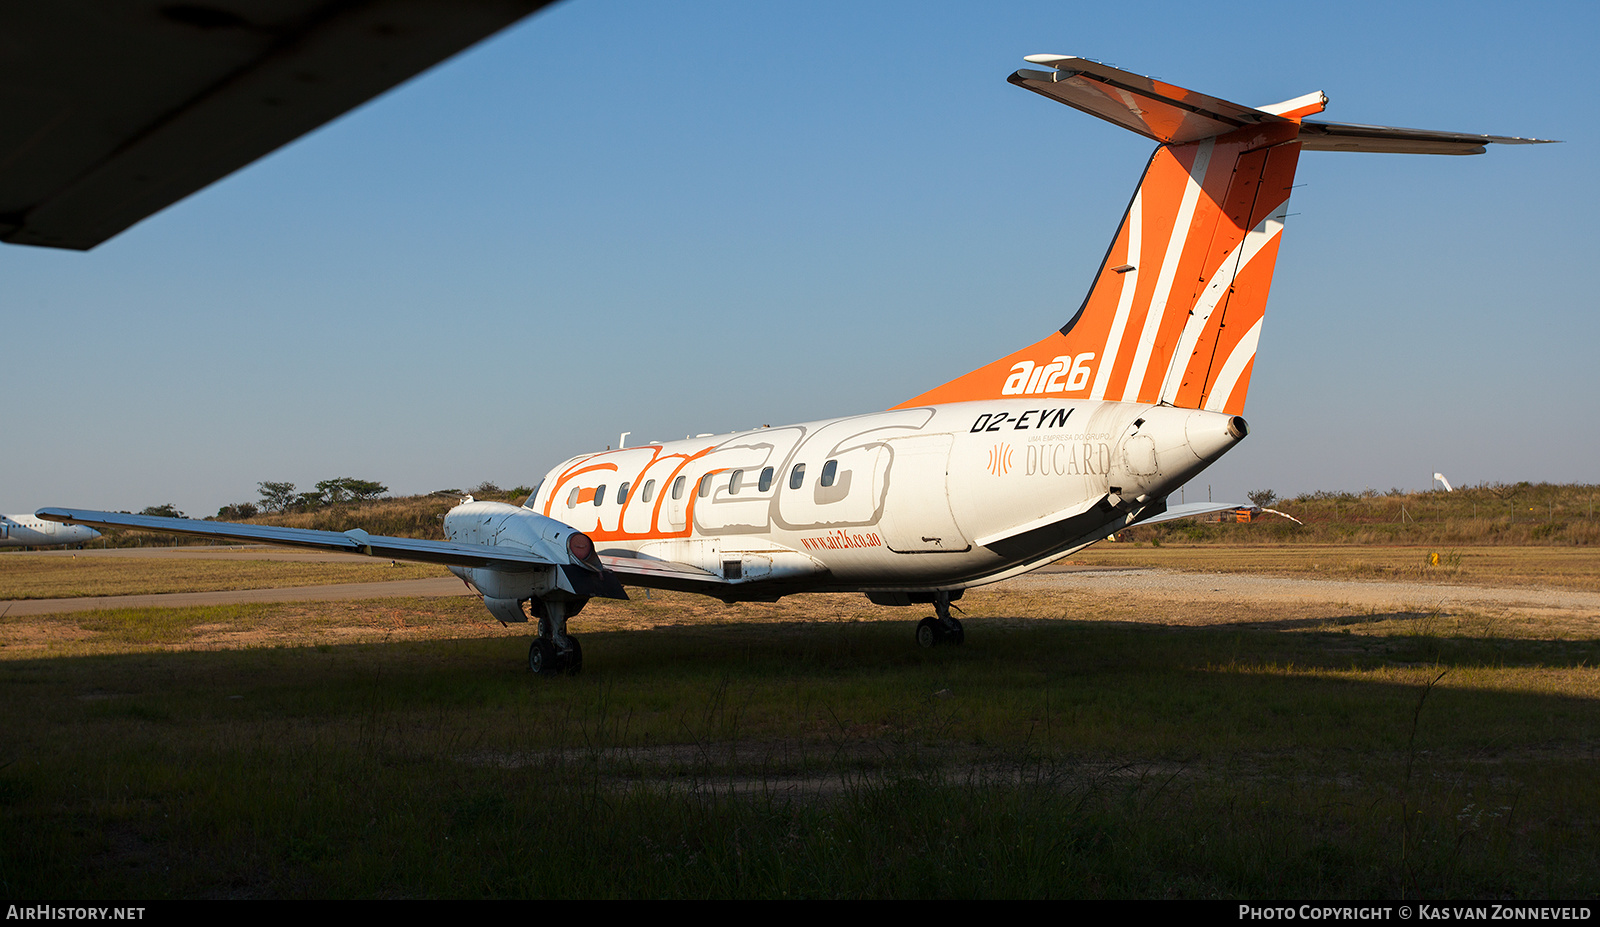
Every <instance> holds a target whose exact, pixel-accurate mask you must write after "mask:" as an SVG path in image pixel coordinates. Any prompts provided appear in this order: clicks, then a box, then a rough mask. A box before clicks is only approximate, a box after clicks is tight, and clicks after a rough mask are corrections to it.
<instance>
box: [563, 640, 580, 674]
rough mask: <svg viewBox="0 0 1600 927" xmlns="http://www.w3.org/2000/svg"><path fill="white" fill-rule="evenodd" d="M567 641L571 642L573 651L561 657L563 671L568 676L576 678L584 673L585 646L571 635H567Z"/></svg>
mask: <svg viewBox="0 0 1600 927" xmlns="http://www.w3.org/2000/svg"><path fill="white" fill-rule="evenodd" d="M567 640H568V641H569V642H571V644H572V649H570V650H568V651H567V652H566V653H564V654H562V655H561V669H562V671H563V672H565V673H566V674H567V675H568V676H576V675H578V673H580V672H582V671H583V646H582V645H580V644H579V643H578V639H577V638H576V637H573V636H572V635H571V634H568V635H567Z"/></svg>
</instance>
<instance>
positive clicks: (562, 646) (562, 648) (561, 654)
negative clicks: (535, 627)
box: [528, 599, 588, 676]
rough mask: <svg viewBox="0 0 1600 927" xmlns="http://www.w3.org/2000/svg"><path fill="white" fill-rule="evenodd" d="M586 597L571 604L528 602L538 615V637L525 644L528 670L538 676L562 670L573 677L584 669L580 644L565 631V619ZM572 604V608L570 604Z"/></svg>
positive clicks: (558, 672)
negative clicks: (526, 646)
mask: <svg viewBox="0 0 1600 927" xmlns="http://www.w3.org/2000/svg"><path fill="white" fill-rule="evenodd" d="M587 601H588V600H586V599H580V600H577V601H576V602H574V603H569V602H562V601H556V600H554V599H545V600H543V601H540V600H539V599H534V600H533V601H532V602H531V603H529V604H530V605H531V606H532V608H533V612H534V614H535V615H537V616H538V618H539V636H538V637H536V638H534V639H533V643H531V644H529V645H528V670H529V671H530V672H532V673H535V674H537V675H540V676H557V675H560V674H562V673H565V674H567V675H569V676H576V675H578V673H579V672H580V671H581V670H582V669H583V647H582V645H580V644H579V643H578V639H577V638H576V637H573V636H572V635H571V634H568V633H567V618H568V617H569V615H575V614H577V613H578V610H579V609H581V608H583V606H584V603H585V602H587ZM569 606H571V607H569Z"/></svg>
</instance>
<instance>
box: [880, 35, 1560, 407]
mask: <svg viewBox="0 0 1600 927" xmlns="http://www.w3.org/2000/svg"><path fill="white" fill-rule="evenodd" d="M1027 60H1028V61H1029V62H1031V63H1033V64H1036V65H1044V66H1048V67H1050V68H1053V69H1054V70H1051V71H1033V70H1022V71H1018V72H1017V73H1015V74H1013V75H1011V77H1010V81H1011V83H1013V84H1016V85H1017V86H1019V87H1023V88H1025V89H1028V90H1032V91H1033V92H1035V93H1038V94H1041V95H1043V96H1046V97H1049V98H1051V99H1053V100H1057V101H1059V102H1061V103H1065V104H1067V105H1068V106H1071V107H1074V108H1075V109H1080V110H1083V111H1084V112H1086V113H1089V114H1091V115H1094V116H1099V117H1100V118H1101V119H1105V120H1106V121H1108V122H1114V123H1116V124H1117V125H1120V126H1122V127H1123V128H1126V129H1130V130H1132V131H1134V132H1137V133H1139V134H1140V135H1144V136H1146V137H1148V138H1151V139H1154V140H1155V141H1157V142H1159V143H1160V147H1158V148H1157V149H1156V151H1155V154H1153V155H1152V156H1151V157H1150V163H1149V165H1148V166H1146V168H1145V171H1144V176H1143V177H1142V178H1141V179H1140V181H1139V187H1138V189H1137V190H1135V191H1134V194H1133V201H1132V202H1131V203H1129V204H1128V211H1127V213H1126V214H1125V215H1124V216H1123V218H1122V225H1121V227H1120V228H1118V229H1117V234H1116V237H1115V238H1114V239H1112V241H1111V247H1110V248H1109V249H1108V250H1107V251H1106V256H1105V259H1104V260H1103V261H1102V262H1101V264H1100V270H1099V272H1098V273H1097V274H1096V275H1095V279H1094V283H1093V285H1092V286H1091V287H1090V288H1089V295H1088V296H1087V297H1085V298H1084V301H1083V305H1082V306H1081V307H1079V309H1078V311H1077V314H1075V315H1074V316H1073V317H1072V319H1071V320H1070V321H1068V322H1067V324H1066V325H1064V326H1062V327H1061V329H1060V330H1059V331H1056V332H1052V333H1051V334H1050V335H1049V336H1048V337H1046V338H1045V339H1043V340H1042V341H1039V342H1037V343H1035V344H1033V345H1030V346H1028V347H1026V348H1023V349H1022V350H1020V351H1017V352H1016V353H1014V354H1011V355H1009V356H1007V357H1003V358H1001V359H1000V360H997V361H995V362H994V363H992V364H989V365H987V366H985V367H981V368H979V369H977V370H974V371H973V372H971V373H969V374H967V375H965V376H962V377H958V378H956V379H954V380H951V381H950V382H948V383H945V384H944V385H942V386H938V387H935V388H934V389H931V390H929V391H927V392H925V393H923V394H922V395H920V396H917V397H916V398H914V399H911V400H908V401H907V402H904V403H901V404H900V405H898V406H896V407H895V408H906V407H911V406H923V405H933V404H938V403H947V402H967V401H971V400H984V399H1007V398H1023V397H1032V396H1040V397H1049V398H1061V399H1104V400H1114V401H1123V402H1141V403H1164V404H1167V405H1173V406H1178V407H1181V408H1190V409H1208V410H1211V411H1217V412H1226V413H1228V414H1231V415H1238V414H1240V413H1241V412H1242V411H1243V409H1244V401H1245V396H1246V394H1247V393H1248V391H1249V387H1250V373H1251V369H1252V367H1253V366H1254V362H1255V356H1256V345H1257V343H1258V341H1259V340H1260V337H1261V322H1262V318H1263V315H1264V313H1265V311H1266V306H1267V293H1268V291H1269V290H1270V289H1271V286H1272V269H1273V265H1274V264H1275V263H1276V262H1277V257H1278V242H1279V240H1280V237H1281V235H1282V232H1283V219H1284V216H1285V214H1286V212H1287V209H1288V205H1289V191H1290V189H1291V187H1292V186H1293V185H1294V174H1295V168H1296V166H1297V164H1298V162H1299V158H1300V152H1301V151H1302V150H1305V151H1373V152H1391V153H1409V154H1480V153H1482V152H1483V151H1484V146H1485V145H1486V144H1489V143H1510V144H1528V143H1534V142H1539V141H1543V140H1541V139H1525V138H1509V137H1504V136H1492V135H1466V134H1461V133H1456V132H1433V131H1427V130H1421V129H1400V128H1392V127H1388V126H1363V125H1346V124H1340V123H1324V122H1312V121H1307V120H1306V119H1305V117H1307V116H1311V115H1315V114H1317V113H1320V112H1322V110H1323V107H1324V106H1326V105H1327V102H1328V99H1327V97H1326V96H1324V95H1323V94H1322V93H1320V92H1318V93H1310V94H1307V95H1305V96H1303V97H1298V98H1296V99H1293V100H1288V101H1286V102H1283V103H1278V104H1274V105H1271V106H1263V107H1259V108H1256V107H1249V106H1242V105H1240V104H1237V103H1230V102H1228V101H1226V100H1220V99H1217V98H1215V97H1209V96H1206V95H1205V94H1202V93H1196V92H1194V91H1192V90H1185V89H1183V88H1182V87H1176V86H1173V85H1171V84H1167V83H1164V82H1162V81H1158V80H1154V79H1152V78H1148V77H1140V76H1139V75H1136V74H1131V73H1129V72H1127V71H1121V70H1118V69H1116V68H1112V67H1107V66H1105V65H1103V64H1098V63H1096V62H1093V61H1089V60H1086V59H1083V58H1071V57H1064V56H1061V55H1030V56H1028V58H1027Z"/></svg>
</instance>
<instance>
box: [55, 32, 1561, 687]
mask: <svg viewBox="0 0 1600 927" xmlns="http://www.w3.org/2000/svg"><path fill="white" fill-rule="evenodd" d="M1027 60H1028V61H1029V62H1030V63H1032V64H1035V65H1039V66H1042V67H1045V68H1048V69H1049V70H1043V71H1040V70H1022V71H1018V72H1017V73H1015V74H1013V75H1012V76H1011V78H1010V81H1011V83H1013V84H1016V85H1018V86H1019V87H1023V88H1025V89H1028V90H1032V91H1034V92H1035V93H1039V94H1041V95H1043V96H1046V97H1049V98H1051V99H1054V100H1057V101H1059V102H1062V103H1065V104H1067V105H1068V106H1072V107H1074V108H1076V109H1080V110H1083V111H1084V112H1087V113H1090V114H1092V115H1095V116H1099V117H1100V118H1102V119H1105V120H1108V121H1110V122H1114V123H1116V124H1117V125H1120V126H1122V127H1124V128H1127V129H1130V130H1132V131H1134V132H1138V133H1139V134H1141V135H1144V136H1147V137H1149V138H1151V139H1153V140H1155V141H1156V142H1157V143H1158V147H1157V148H1156V151H1155V154H1154V155H1153V156H1152V157H1151V159H1150V162H1149V165H1148V166H1147V167H1146V169H1145V173H1144V176H1143V178H1142V179H1141V180H1140V182H1139V187H1138V189H1137V190H1136V191H1135V193H1134V195H1133V200H1132V202H1131V204H1130V205H1129V206H1128V210H1127V213H1126V215H1125V216H1124V217H1123V220H1122V224H1121V226H1120V228H1119V229H1118V230H1117V233H1116V236H1115V237H1114V238H1113V239H1112V242H1111V247H1110V249H1109V250H1108V251H1107V252H1106V256H1105V259H1104V260H1103V261H1102V263H1101V267H1100V270H1099V272H1098V273H1097V274H1096V276H1095V280H1094V282H1093V284H1092V285H1091V287H1090V290H1089V294H1088V296H1087V297H1086V298H1085V299H1084V301H1083V305H1082V306H1081V307H1080V308H1079V309H1078V311H1077V312H1076V314H1074V315H1073V316H1072V318H1071V319H1070V320H1068V321H1067V323H1066V324H1065V325H1063V326H1062V327H1061V329H1060V330H1059V331H1055V332H1051V333H1050V334H1049V335H1048V336H1047V337H1045V338H1044V339H1043V340H1041V341H1038V342H1036V343H1034V344H1032V345H1029V346H1028V347H1025V348H1023V349H1021V350H1019V351H1017V352H1015V353H1014V354H1011V355H1009V356H1007V357H1003V358H1001V359H999V360H997V361H995V362H993V363H991V364H988V365H986V366H984V367H980V368H978V369H977V370H975V371H973V372H971V373H968V374H966V375H964V376H960V377H957V378H955V379H953V380H951V381H949V382H948V383H945V384H943V385H941V386H936V387H934V388H933V389H930V390H928V391H927V392H924V393H922V394H920V395H918V396H915V397H913V398H911V399H908V400H907V401H905V402H903V403H900V404H899V405H897V406H895V407H893V408H891V409H889V410H888V411H885V412H878V413H873V414H870V415H856V416H850V417H848V418H835V419H823V420H820V421H815V422H806V423H804V424H799V425H788V426H784V427H779V428H760V429H756V430H753V431H745V432H739V433H736V434H728V435H715V436H710V435H708V436H702V437H698V438H693V439H686V440H683V441H673V442H669V443H665V444H660V443H652V444H648V445H644V446H640V447H630V448H619V449H617V450H606V451H601V452H599V453H594V454H585V455H582V456H579V457H575V458H573V459H571V460H568V461H566V462H565V463H563V464H561V465H559V466H557V467H556V468H555V469H553V470H551V471H550V472H549V473H548V474H546V476H545V478H544V479H543V480H542V481H541V482H540V484H539V486H538V487H537V488H536V489H535V491H534V493H533V495H532V496H531V497H530V498H529V499H528V501H527V502H526V503H524V504H523V505H522V506H521V507H518V506H514V505H507V504H505V503H499V502H477V501H473V500H472V499H471V497H470V496H469V497H468V498H467V499H465V500H463V502H462V504H461V505H458V506H456V507H455V508H453V509H451V510H450V512H449V513H448V514H447V515H446V516H445V521H444V531H445V536H446V538H448V540H446V541H424V540H414V539H410V538H389V537H377V536H373V535H369V534H367V533H366V532H364V531H360V530H354V531H348V532H344V533H342V534H341V533H337V532H322V531H307V530H299V529H294V528H268V527H258V526H253V525H232V524H225V523H206V522H190V521H185V520H176V519H167V518H153V517H147V516H138V515H116V514H113V513H105V512H88V511H81V510H77V509H44V510H41V511H40V512H39V516H40V517H41V518H47V519H53V520H59V521H69V520H70V521H73V522H84V523H88V524H94V525H120V526H128V527H138V528H151V529H156V530H160V531H164V532H170V533H175V534H177V533H187V534H195V535H202V536H212V537H225V538H236V539H244V540H260V541H270V542H273V543H278V544H290V545H299V546H307V547H317V548H325V549H334V550H355V551H361V552H364V553H367V554H370V555H373V556H379V557H392V558H401V559H413V560H423V561H431V562H437V563H444V564H447V565H448V566H449V568H450V569H451V571H453V572H454V573H456V574H457V575H458V576H460V577H461V578H462V579H463V580H465V581H466V582H467V583H468V584H469V585H470V586H471V587H472V588H473V589H474V590H476V591H477V593H478V594H479V595H481V596H482V597H483V602H484V604H485V605H486V606H487V607H488V609H489V611H490V613H492V614H493V615H494V616H495V617H497V618H499V619H500V620H501V621H503V622H521V621H527V620H529V619H530V618H532V619H535V620H537V622H538V628H539V634H538V637H537V638H536V639H535V640H534V641H533V642H532V644H531V645H530V647H529V650H528V665H529V668H530V669H532V670H533V671H534V672H536V673H551V672H562V671H568V672H573V671H576V670H577V669H578V668H579V667H580V666H581V665H582V659H583V658H582V649H581V648H580V646H579V644H578V641H577V639H576V638H575V637H573V636H572V635H570V634H568V633H567V619H568V618H570V617H571V616H572V615H575V614H577V612H578V611H579V610H580V609H582V608H583V606H584V604H585V603H586V602H588V600H589V599H590V598H591V597H593V596H606V597H614V598H625V597H626V594H625V593H624V592H623V589H622V584H623V583H626V584H628V585H635V586H644V587H655V588H665V589H677V590H689V591H693V592H699V593H704V594H706V595H711V596H716V597H718V598H721V599H724V600H727V601H730V602H733V601H741V600H745V601H748V600H759V601H772V600H776V599H777V598H779V597H780V596H784V595H789V594H792V593H797V592H816V591H823V592H864V593H866V594H867V596H868V597H869V598H871V599H872V601H874V602H877V603H880V604H893V605H909V604H912V603H930V604H932V605H933V609H934V612H935V615H934V616H932V617H928V618H924V619H923V620H922V621H921V622H920V623H919V624H918V626H917V640H918V641H919V642H920V643H922V644H923V645H925V646H931V645H934V644H938V643H957V644H959V643H961V641H962V639H963V636H964V632H963V629H962V626H961V623H960V621H958V620H957V619H956V618H954V617H953V616H951V614H950V603H951V602H952V601H954V600H956V599H958V598H960V596H961V594H962V592H963V591H964V590H966V589H968V588H970V587H973V586H978V585H982V584H984V583H992V582H995V581H997V580H1001V579H1005V578H1007V577H1010V576H1016V575H1018V574H1020V573H1025V572H1027V571H1029V570H1032V569H1035V568H1037V567H1040V566H1043V565H1044V564H1047V563H1050V562H1052V561H1054V560H1059V559H1060V558H1062V557H1065V556H1067V555H1069V554H1071V553H1073V552H1074V551H1077V550H1081V549H1082V548H1084V547H1087V546H1088V545H1090V544H1093V543H1094V542H1096V541H1098V540H1101V539H1102V538H1105V537H1108V536H1109V535H1111V534H1113V533H1114V532H1117V531H1120V530H1122V529H1124V528H1127V527H1129V526H1130V525H1135V524H1152V523H1154V522H1158V521H1164V520H1167V519H1172V518H1182V517H1185V516H1189V515H1196V514H1201V513H1203V512H1208V511H1216V510H1220V509H1224V508H1234V507H1237V506H1238V505H1240V503H1237V502H1230V503H1217V504H1211V503H1197V504H1190V505H1175V506H1169V505H1168V504H1167V499H1168V497H1169V496H1170V495H1171V494H1172V493H1173V492H1174V491H1176V490H1177V489H1178V487H1179V486H1182V485H1183V484H1184V483H1185V482H1186V481H1188V480H1189V479H1191V478H1193V477H1194V476H1195V475H1196V474H1198V473H1199V472H1200V471H1202V470H1204V469H1205V468H1206V467H1207V466H1209V465H1210V464H1211V463H1212V462H1213V461H1215V460H1216V459H1217V458H1218V457H1220V456H1222V455H1223V454H1224V453H1226V452H1227V451H1228V449H1230V448H1231V447H1233V446H1234V445H1235V444H1236V443H1238V442H1239V441H1240V440H1242V439H1243V438H1244V437H1245V435H1246V434H1247V433H1248V428H1247V426H1246V425H1245V421H1244V419H1243V418H1241V417H1240V413H1241V412H1242V411H1243V408H1244V402H1245V395H1246V392H1247V390H1248V387H1249V383H1250V373H1251V368H1252V363H1253V360H1254V358H1255V352H1256V343H1257V339H1258V338H1259V337H1260V333H1261V321H1262V314H1263V310H1264V309H1265V306H1266V301H1267V291H1268V289H1269V287H1270V284H1271V279H1272V270H1273V264H1274V262H1275V260H1276V257H1277V251H1278V240H1279V234H1280V233H1281V231H1282V229H1283V219H1284V215H1285V212H1286V209H1287V206H1288V201H1289V192H1290V187H1291V185H1292V184H1293V181H1294V173H1295V168H1296V165H1297V162H1298V160H1299V156H1300V152H1301V151H1302V150H1315V151H1376V152H1401V153H1417V154H1478V153H1481V152H1482V151H1484V146H1485V145H1486V144H1488V143H1509V144H1525V143H1532V142H1536V141H1539V140H1536V139H1522V138H1507V137H1499V136H1485V135H1463V134H1459V133H1453V132H1433V131H1423V130H1416V129H1398V128H1390V127H1383V126H1361V125H1347V124H1339V123H1324V122H1313V121H1310V120H1307V119H1306V118H1305V117H1307V116H1310V115H1313V114H1316V113H1319V112H1321V111H1322V109H1323V107H1324V106H1325V105H1326V103H1327V98H1326V97H1325V96H1323V95H1322V94H1321V93H1312V94H1308V95H1306V96H1303V97H1299V98H1297V99H1293V100H1289V101H1287V102H1284V103H1278V104H1275V105H1271V106H1263V107H1259V108H1252V107H1248V106H1241V105H1239V104H1236V103H1229V102H1227V101H1225V100H1220V99H1217V98H1215V97H1209V96H1206V95H1204V94H1200V93H1195V92H1194V91H1191V90H1185V89H1183V88H1181V87H1175V86H1173V85H1171V84H1166V83H1163V82H1160V81H1155V80H1152V79H1150V78H1146V77H1140V76H1138V75H1136V74H1131V73H1129V72H1126V71H1121V70H1118V69H1116V68H1111V67H1107V66H1105V65H1102V64H1098V63H1096V62H1093V61H1089V60H1086V59H1082V58H1071V57H1064V56H1059V55H1035V56H1030V57H1029V58H1028V59H1027Z"/></svg>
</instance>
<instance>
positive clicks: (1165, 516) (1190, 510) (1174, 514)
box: [1129, 502, 1253, 527]
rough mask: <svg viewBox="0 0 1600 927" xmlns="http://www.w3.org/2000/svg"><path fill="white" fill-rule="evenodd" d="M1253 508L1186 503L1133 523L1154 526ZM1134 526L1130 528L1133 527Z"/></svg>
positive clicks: (1240, 503) (1249, 505)
mask: <svg viewBox="0 0 1600 927" xmlns="http://www.w3.org/2000/svg"><path fill="white" fill-rule="evenodd" d="M1252 507H1253V506H1252V505H1251V503H1249V502H1186V503H1184V504H1182V505H1173V506H1168V507H1167V508H1165V509H1162V510H1161V511H1159V512H1157V513H1156V514H1154V515H1151V516H1150V517H1149V518H1143V517H1141V518H1136V519H1134V521H1133V525H1154V524H1158V523H1160V522H1164V521H1176V520H1178V519H1180V518H1193V517H1195V516H1196V515H1210V514H1212V513H1213V512H1231V511H1234V510H1235V509H1248V508H1252ZM1133 525H1130V526H1129V527H1133Z"/></svg>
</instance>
